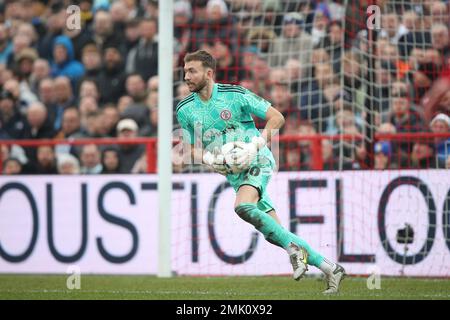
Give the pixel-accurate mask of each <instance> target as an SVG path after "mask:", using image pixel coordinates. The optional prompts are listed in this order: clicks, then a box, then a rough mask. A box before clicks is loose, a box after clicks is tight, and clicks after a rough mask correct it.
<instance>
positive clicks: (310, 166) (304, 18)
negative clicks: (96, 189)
mask: <svg viewBox="0 0 450 320" xmlns="http://www.w3.org/2000/svg"><path fill="white" fill-rule="evenodd" d="M70 4H77V5H79V7H80V10H81V28H79V29H75V30H69V29H68V28H67V27H66V19H67V12H66V8H67V7H68V6H69V5H70ZM371 4H376V5H378V6H379V7H380V9H381V16H380V22H381V24H380V28H379V29H375V30H372V29H369V28H367V24H366V23H367V18H368V15H367V13H366V8H367V7H368V6H369V5H371ZM157 10H158V3H157V1H152V0H147V1H122V0H116V1H90V0H79V1H59V0H54V1H35V0H23V1H5V2H3V4H2V6H1V8H0V139H1V140H0V145H1V158H0V159H1V162H2V173H3V174H21V173H27V174H42V173H67V172H73V173H84V174H92V173H95V174H97V173H114V172H115V173H138V172H152V171H154V170H155V165H154V163H155V160H154V158H155V156H156V154H155V152H154V151H155V149H154V147H153V148H151V150H150V151H148V150H147V152H144V149H145V148H144V145H139V144H138V145H130V146H125V145H120V146H119V145H117V146H115V145H112V146H111V143H110V142H111V141H110V140H109V142H108V145H106V144H105V145H102V143H101V140H98V139H102V138H117V139H122V138H124V137H125V138H131V139H132V138H133V137H138V136H140V137H151V138H155V137H156V133H157V130H156V128H157V126H158V123H157V113H158V112H159V111H161V110H164V109H163V108H162V107H161V106H159V105H158V95H157V93H158V85H159V84H158V76H157V65H158V57H157V52H158V50H157V48H158V31H157V19H158V16H157ZM174 21H175V26H174V28H175V29H174V30H175V40H176V47H175V56H174V57H173V61H174V80H175V81H174V84H173V85H174V89H175V97H174V106H175V105H176V103H177V102H178V101H180V100H181V99H182V98H183V97H185V96H187V95H188V94H189V91H188V89H187V88H186V86H185V85H184V84H183V70H182V61H183V57H184V55H185V54H186V53H187V52H189V51H192V50H197V49H204V50H207V51H209V52H211V53H212V55H213V56H214V57H215V58H216V59H217V61H218V68H217V75H216V78H217V81H218V82H222V83H230V84H236V85H241V86H244V87H246V88H249V89H251V90H253V91H254V92H256V93H258V94H259V95H261V96H262V97H264V98H265V99H267V100H269V101H271V103H272V105H273V106H274V107H276V108H277V109H278V110H279V111H281V112H282V113H283V114H284V115H285V117H286V126H285V127H284V129H283V131H282V132H281V134H282V135H281V137H280V163H279V168H280V170H321V169H324V170H356V169H371V168H373V169H388V168H449V167H450V157H449V154H450V120H449V115H450V90H449V89H450V36H449V25H450V3H449V2H448V1H440V0H434V1H413V2H409V1H400V0H396V1H369V0H367V1H354V0H347V1H343V0H335V1H331V0H330V1H319V0H317V1H315V0H310V1H308V0H298V1H293V0H280V1H275V0H228V1H226V0H192V1H186V0H177V1H175V5H174ZM255 120H256V122H257V124H258V126H259V127H261V126H263V122H262V121H261V120H258V119H255ZM174 126H175V127H177V123H176V120H175V118H174ZM124 132H125V133H124ZM299 137H302V138H301V139H299ZM25 139H27V140H30V139H31V140H36V142H37V144H39V141H40V140H41V139H67V141H66V143H53V145H54V146H51V147H49V146H48V145H47V144H46V143H43V145H41V146H40V147H39V148H36V146H31V144H28V145H22V146H21V143H20V141H21V140H25ZM92 139H94V140H92ZM83 140H84V141H85V142H86V145H85V146H82V143H80V144H78V143H76V144H73V141H83ZM12 141H13V142H14V143H12ZM46 141H47V142H48V140H46ZM152 141H153V142H151V143H148V145H150V146H154V140H152ZM2 142H3V143H2ZM93 143H94V145H93ZM141 143H142V141H141ZM95 145H97V146H95ZM150 158H153V159H150ZM68 167H70V169H67V168H68ZM174 170H175V171H176V172H190V171H202V170H205V169H204V168H199V167H195V166H194V167H191V166H178V165H176V166H174Z"/></svg>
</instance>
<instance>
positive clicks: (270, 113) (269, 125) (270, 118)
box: [261, 106, 285, 145]
mask: <svg viewBox="0 0 450 320" xmlns="http://www.w3.org/2000/svg"><path fill="white" fill-rule="evenodd" d="M266 120H267V122H266V126H265V127H264V130H263V132H262V134H261V136H262V138H263V139H264V140H265V141H266V144H267V145H270V141H271V140H272V137H273V136H274V135H275V134H276V133H278V131H279V129H281V128H282V127H283V125H284V121H285V120H284V116H283V115H282V114H281V112H280V111H278V110H277V109H275V108H274V107H272V106H269V108H268V109H267V111H266Z"/></svg>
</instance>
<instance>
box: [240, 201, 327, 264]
mask: <svg viewBox="0 0 450 320" xmlns="http://www.w3.org/2000/svg"><path fill="white" fill-rule="evenodd" d="M235 211H236V213H237V214H238V215H239V217H240V218H241V219H242V220H244V221H246V222H248V223H250V224H252V225H253V226H254V227H255V228H256V229H257V230H258V231H259V232H261V233H262V234H263V235H264V238H266V240H267V241H269V242H270V243H272V244H275V245H277V246H280V247H282V248H284V249H287V248H288V246H289V244H290V243H291V242H293V243H295V244H296V245H298V246H300V247H303V248H304V249H305V250H306V251H307V252H308V264H309V265H312V266H315V267H317V268H319V266H320V265H321V263H322V261H323V259H324V257H323V256H322V255H320V254H319V253H318V252H316V251H314V250H313V249H312V248H311V247H310V246H309V244H308V243H307V242H306V241H305V240H303V239H302V238H300V237H299V236H297V235H295V234H293V233H292V232H289V231H287V230H286V229H284V228H283V227H282V226H281V225H279V224H278V223H277V222H276V221H275V219H273V218H272V217H271V216H270V215H269V214H267V213H265V212H263V211H261V210H259V209H258V207H257V206H256V204H253V203H242V204H240V205H239V206H237V207H236V209H235Z"/></svg>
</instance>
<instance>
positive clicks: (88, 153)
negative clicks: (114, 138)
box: [80, 144, 103, 174]
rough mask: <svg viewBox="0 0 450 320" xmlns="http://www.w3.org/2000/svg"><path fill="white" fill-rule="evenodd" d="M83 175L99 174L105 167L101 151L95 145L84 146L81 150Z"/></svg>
mask: <svg viewBox="0 0 450 320" xmlns="http://www.w3.org/2000/svg"><path fill="white" fill-rule="evenodd" d="M80 160H81V168H80V173H81V174H99V173H101V172H102V170H103V167H102V163H101V161H100V150H99V149H98V147H97V145H95V144H87V145H84V146H83V147H82V149H81V155H80Z"/></svg>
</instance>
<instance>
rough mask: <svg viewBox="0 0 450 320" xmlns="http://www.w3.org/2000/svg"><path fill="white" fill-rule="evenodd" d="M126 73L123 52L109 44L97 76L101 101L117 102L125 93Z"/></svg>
mask: <svg viewBox="0 0 450 320" xmlns="http://www.w3.org/2000/svg"><path fill="white" fill-rule="evenodd" d="M125 80H126V74H125V71H124V59H123V56H122V53H121V52H120V51H119V50H118V49H117V48H115V47H111V46H107V47H106V48H105V51H104V53H103V66H102V68H101V71H100V74H99V75H98V78H97V83H98V87H99V90H100V92H101V93H102V96H101V99H100V102H101V103H102V104H104V103H111V102H112V103H116V102H117V101H118V100H119V98H120V97H121V96H123V95H124V94H125Z"/></svg>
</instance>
